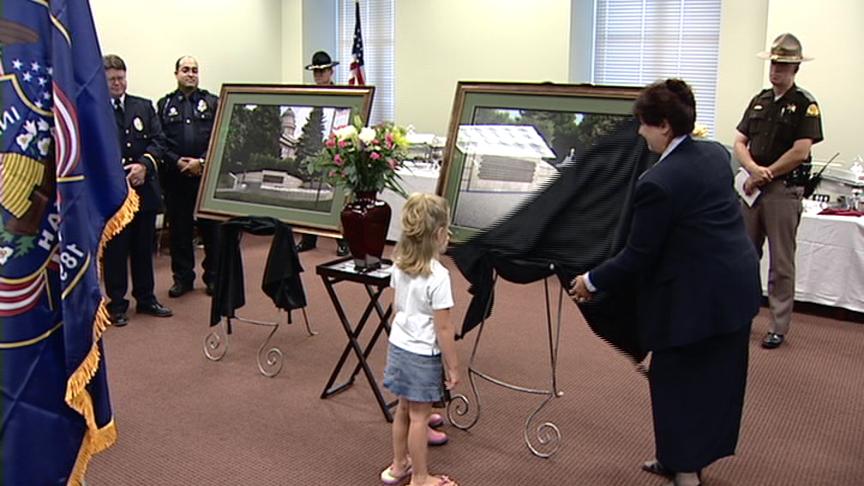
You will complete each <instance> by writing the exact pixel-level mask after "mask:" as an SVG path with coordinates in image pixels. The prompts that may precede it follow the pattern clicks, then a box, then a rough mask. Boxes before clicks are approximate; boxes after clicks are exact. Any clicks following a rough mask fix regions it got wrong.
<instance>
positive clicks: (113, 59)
mask: <svg viewBox="0 0 864 486" xmlns="http://www.w3.org/2000/svg"><path fill="white" fill-rule="evenodd" d="M102 65H103V66H104V67H105V69H106V70H107V69H117V70H120V71H125V70H126V63H125V62H123V59H122V58H121V57H120V56H118V55H117V54H107V55H105V56H104V57H103V58H102Z"/></svg>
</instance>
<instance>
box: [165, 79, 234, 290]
mask: <svg viewBox="0 0 864 486" xmlns="http://www.w3.org/2000/svg"><path fill="white" fill-rule="evenodd" d="M218 103H219V98H217V97H216V96H215V95H213V94H211V93H210V92H208V91H207V90H203V89H198V88H196V89H195V90H194V91H192V92H191V93H189V94H188V95H187V94H184V93H183V92H182V91H181V90H179V89H177V90H175V91H174V92H171V93H168V94H167V95H165V96H164V97H162V98H161V99H160V100H159V102H158V103H157V111H158V113H159V119H160V120H161V123H162V130H163V133H164V134H165V144H166V148H165V153H164V155H163V160H164V167H165V168H164V171H163V173H162V174H161V176H162V182H163V186H164V190H165V202H166V206H167V216H168V229H169V233H170V239H171V243H170V247H171V272H172V273H173V275H174V286H173V287H171V289H170V290H169V295H170V296H171V297H179V296H180V295H182V294H184V293H185V292H187V291H189V290H191V289H192V287H193V283H194V281H195V250H194V246H193V238H194V232H193V229H194V227H195V219H194V212H195V201H196V198H197V197H198V187H199V185H200V183H201V176H200V175H198V176H195V175H190V174H189V173H183V172H180V169H179V168H178V166H177V161H178V159H180V157H192V158H198V159H201V160H202V161H203V159H204V158H205V157H206V154H207V147H208V144H209V142H210V134H211V132H212V131H213V121H214V120H215V117H216V109H217V107H218ZM198 230H199V234H200V235H201V239H202V240H203V243H204V261H203V262H202V266H203V268H204V275H203V277H204V284H205V285H206V288H207V292H208V294H209V293H212V289H213V285H214V284H215V281H216V276H215V272H216V254H215V252H216V247H217V244H216V223H215V222H213V221H210V220H204V219H199V220H198Z"/></svg>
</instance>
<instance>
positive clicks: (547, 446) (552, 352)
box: [447, 274, 564, 458]
mask: <svg viewBox="0 0 864 486" xmlns="http://www.w3.org/2000/svg"><path fill="white" fill-rule="evenodd" d="M550 278H555V276H554V275H553V276H549V277H546V278H545V279H544V280H543V287H544V290H545V295H546V334H547V337H548V344H549V361H550V369H551V375H550V387H551V388H550V389H545V390H544V389H537V388H529V387H525V386H519V385H514V384H511V383H508V382H505V381H503V380H501V379H498V378H495V377H493V376H491V375H489V374H487V373H483V372H481V371H478V369H477V365H476V357H477V348H478V347H479V345H480V339H481V337H482V336H483V328H484V327H485V325H486V321H485V320H484V321H483V322H481V323H480V326H479V329H477V336H476V337H475V338H474V347H473V349H472V350H471V358H470V360H469V363H468V382H469V383H470V385H471V393H472V394H473V397H474V400H473V402H472V401H471V400H470V399H469V398H468V397H467V396H465V395H463V394H458V395H453V397H452V399H451V400H450V402H449V403H448V404H447V418H448V419H449V420H450V423H451V424H453V426H455V427H456V428H458V429H462V430H468V429H470V428H471V427H474V425H476V424H477V422H478V421H479V420H480V412H481V401H480V393H479V392H478V390H477V383H476V378H482V379H484V380H486V381H488V382H490V383H493V384H495V385H498V386H501V387H504V388H506V389H508V390H512V391H516V392H521V393H528V394H531V395H540V396H543V397H545V399H544V400H543V401H542V402H541V403H540V405H539V406H538V407H537V408H535V409H534V411H533V412H531V414H530V415H528V418H527V419H525V428H524V430H523V438H524V440H525V445H526V446H528V449H529V450H530V451H531V452H532V453H533V454H534V455H535V456H537V457H542V458H548V457H552V456H553V455H555V453H556V452H558V448H559V446H560V444H561V431H560V430H559V429H558V426H556V425H555V424H554V423H553V422H549V421H547V422H543V423H541V424H539V425H537V426H536V428H534V429H533V430H532V422H533V421H534V419H535V417H537V415H538V414H539V413H540V411H541V410H543V408H544V407H545V406H546V404H548V403H549V402H550V401H551V400H552V399H553V398H558V397H560V396H562V395H563V392H561V391H560V390H558V381H557V376H556V373H557V367H558V344H559V342H560V336H561V307H562V302H563V298H564V288H563V287H561V286H560V285H559V287H560V288H559V290H558V311H557V314H556V316H555V317H554V319H553V316H552V302H551V297H550V290H549V279H550ZM497 283H498V275H497V274H496V275H495V277H494V280H493V284H492V285H493V287H494V286H495V285H497ZM491 303H492V299H490V301H489V305H491ZM487 313H488V309H487ZM553 321H554V324H553ZM473 405H476V409H475V410H473V418H471V417H466V415H468V414H469V412H472V406H473ZM464 420H467V421H464Z"/></svg>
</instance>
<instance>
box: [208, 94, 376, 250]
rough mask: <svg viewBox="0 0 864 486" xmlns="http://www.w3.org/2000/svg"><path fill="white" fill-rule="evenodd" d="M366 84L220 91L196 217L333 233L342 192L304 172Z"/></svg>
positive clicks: (362, 102)
mask: <svg viewBox="0 0 864 486" xmlns="http://www.w3.org/2000/svg"><path fill="white" fill-rule="evenodd" d="M374 93H375V87H374V86H311V85H251V84H226V85H223V86H222V90H221V94H220V98H219V110H218V112H217V114H216V121H215V123H214V125H213V133H212V135H211V137H210V145H209V149H208V151H207V158H206V161H205V164H204V174H203V177H202V179H201V186H200V188H199V191H198V200H197V204H196V216H199V217H202V218H207V219H215V220H222V221H224V220H227V219H231V218H234V217H238V216H267V217H273V218H276V219H279V220H280V221H283V222H285V223H289V224H291V225H292V226H294V230H295V232H300V233H313V234H319V235H324V236H340V235H341V229H340V222H339V215H340V213H341V211H342V207H343V206H344V204H345V196H346V193H345V190H344V189H343V188H341V187H331V186H329V185H327V184H326V183H325V182H323V181H322V180H321V178H320V177H319V176H317V175H315V174H308V172H306V171H305V170H304V167H305V164H304V161H305V160H306V159H308V158H310V157H314V156H315V155H317V153H319V152H320V150H321V148H322V147H323V141H324V138H325V137H326V136H327V135H328V134H329V133H330V132H331V131H332V130H334V129H336V128H338V127H340V126H344V125H346V124H348V123H350V121H351V120H352V119H353V117H354V116H355V115H359V116H360V118H361V119H362V120H363V122H364V123H365V122H366V120H368V119H369V113H370V111H371V109H372V98H373V96H374Z"/></svg>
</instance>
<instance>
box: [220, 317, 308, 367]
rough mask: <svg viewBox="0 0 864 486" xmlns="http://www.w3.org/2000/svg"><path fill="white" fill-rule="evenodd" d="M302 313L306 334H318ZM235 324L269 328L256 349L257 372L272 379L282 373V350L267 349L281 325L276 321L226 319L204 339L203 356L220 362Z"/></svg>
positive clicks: (242, 318)
mask: <svg viewBox="0 0 864 486" xmlns="http://www.w3.org/2000/svg"><path fill="white" fill-rule="evenodd" d="M300 310H301V311H302V312H303V321H304V322H305V323H306V333H307V334H309V335H310V336H314V335H316V334H318V333H317V332H315V331H313V330H312V328H311V326H310V325H309V316H307V315H306V308H305V307H304V308H302V309H300ZM282 313H283V311H281V310H280V311H279V314H282ZM284 314H285V322H286V323H288V324H290V322H288V316H289V313H288V312H285V313H284ZM235 322H242V323H246V324H253V325H256V326H265V327H269V328H271V331H270V333H269V334H268V335H267V337H266V338H265V339H264V342H262V343H261V346H259V347H258V355H257V356H258V359H257V361H258V371H260V372H261V374H262V375H264V376H267V377H270V378H272V377H274V376H276V375H278V374H279V372H280V371H282V356H283V355H282V350H281V349H279V348H278V347H276V346H273V347H270V348H268V346H269V344H270V339H272V338H273V335H274V334H276V331H278V330H279V325H280V324H281V323H280V322H279V320H278V317H277V320H275V321H258V320H255V319H247V318H245V317H239V316H234V317H226V318H225V319H223V320H222V322H220V323H219V324H217V325H216V326H215V329H214V330H213V331H212V332H211V333H210V334H208V335H207V337H205V338H204V356H206V357H207V359H209V360H210V361H219V360H221V359H222V358H223V357H224V356H225V354H226V353H227V352H228V335H229V334H230V333H229V332H228V330H229V329H233V328H232V327H231V325H232V324H233V323H235Z"/></svg>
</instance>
